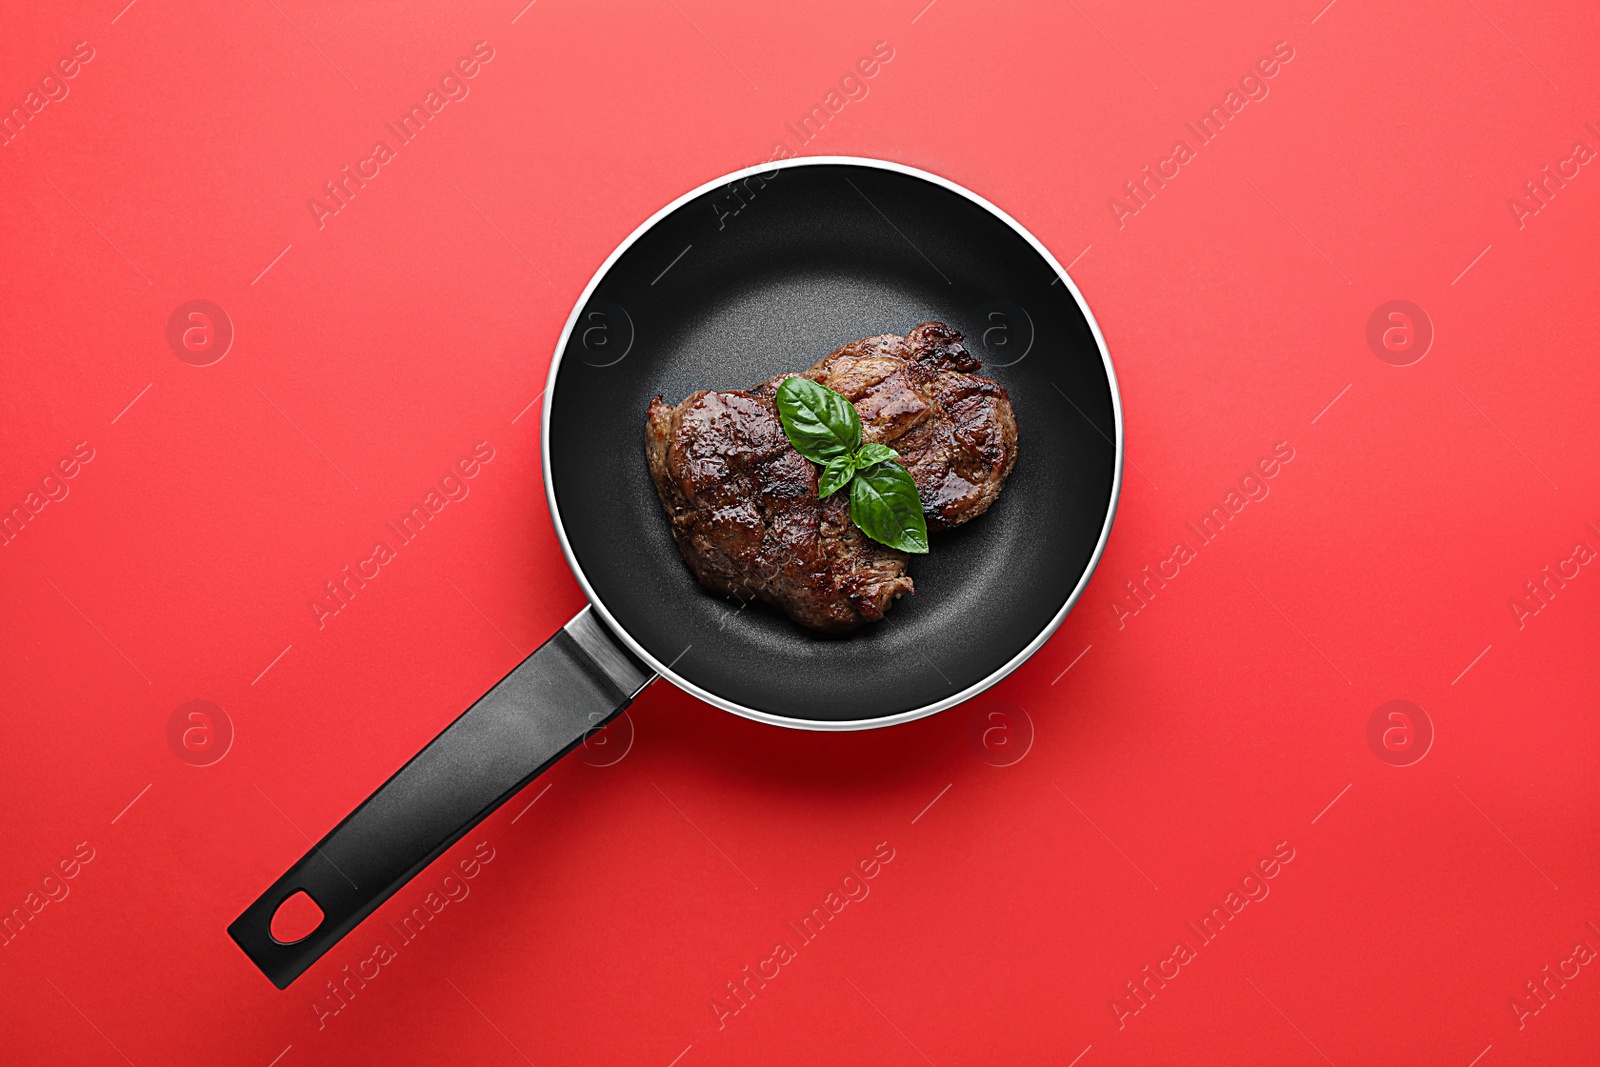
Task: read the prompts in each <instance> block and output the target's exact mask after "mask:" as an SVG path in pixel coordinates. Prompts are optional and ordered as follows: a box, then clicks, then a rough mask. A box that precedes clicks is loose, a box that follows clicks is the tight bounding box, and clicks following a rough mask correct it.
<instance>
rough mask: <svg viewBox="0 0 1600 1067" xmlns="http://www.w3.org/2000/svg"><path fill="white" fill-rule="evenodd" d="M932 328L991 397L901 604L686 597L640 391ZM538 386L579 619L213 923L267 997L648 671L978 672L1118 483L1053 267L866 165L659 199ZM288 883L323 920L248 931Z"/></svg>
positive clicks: (599, 282)
mask: <svg viewBox="0 0 1600 1067" xmlns="http://www.w3.org/2000/svg"><path fill="white" fill-rule="evenodd" d="M931 319H938V320H942V321H944V322H948V323H950V324H952V325H954V326H955V327H956V328H957V329H959V330H961V331H962V332H963V333H965V334H966V335H967V344H968V347H969V348H970V349H971V350H972V351H973V352H974V354H976V355H978V356H979V357H980V358H982V359H983V360H984V361H985V369H984V370H983V372H982V373H984V374H986V375H989V376H991V377H993V378H995V379H996V380H997V381H999V382H1000V383H1001V384H1002V385H1004V386H1005V387H1006V388H1007V390H1008V391H1009V392H1010V394H1011V400H1012V403H1013V405H1014V406H1015V408H1016V414H1017V425H1018V428H1019V433H1018V440H1019V458H1018V461H1017V465H1016V468H1015V470H1014V471H1013V472H1012V474H1011V477H1010V479H1009V480H1008V481H1007V482H1006V486H1005V490H1004V492H1003V493H1001V495H1000V498H999V499H998V500H997V501H996V502H995V504H994V506H993V507H991V508H990V509H989V511H988V512H987V513H986V514H985V515H983V516H982V517H980V518H978V519H977V520H975V521H973V522H971V523H969V524H967V525H966V526H963V527H961V528H959V529H957V530H954V531H951V532H947V533H942V534H935V535H934V537H933V539H932V551H931V552H930V553H929V554H928V555H926V556H920V557H915V558H914V562H913V564H912V575H913V577H914V578H915V580H916V593H915V595H914V596H909V597H903V598H901V599H900V600H899V601H898V602H896V604H895V606H894V608H893V610H891V611H890V612H889V614H888V617H887V618H886V619H885V620H884V621H883V622H880V623H876V624H870V625H868V626H865V627H863V628H862V629H860V630H857V631H855V632H854V633H852V634H850V635H848V636H846V637H843V638H838V637H825V636H821V635H818V634H816V633H813V632H811V631H808V630H805V629H802V628H801V627H799V626H798V625H796V624H795V623H793V622H791V621H790V620H789V619H788V618H786V617H785V616H783V615H782V614H780V613H778V612H776V611H773V610H771V609H768V608H766V607H764V606H762V605H760V604H754V603H752V604H750V605H748V606H744V605H741V604H739V603H738V602H737V601H728V600H723V599H721V598H719V597H716V596H713V595H711V594H710V593H707V592H706V591H705V590H704V589H702V588H701V587H700V586H699V585H698V584H697V583H696V581H695V579H694V577H693V575H691V574H690V572H689V569H688V567H687V566H685V564H684V562H683V560H682V558H681V557H680V556H679V555H678V550H677V547H676V545H675V544H674V543H673V540H672V534H671V531H670V529H669V526H668V522H667V519H666V516H665V514H664V513H663V511H662V508H661V505H660V502H659V501H658V500H657V499H656V494H655V489H654V487H653V486H652V484H651V481H650V476H649V472H648V469H647V468H646V465H645V459H644V414H645V408H646V407H647V406H648V404H649V402H650V400H651V398H652V397H655V396H656V395H657V394H663V395H665V396H666V398H667V399H668V400H669V401H671V402H674V403H675V402H677V401H678V400H681V399H682V398H683V397H684V396H686V395H687V394H689V393H690V392H692V391H694V390H696V389H703V388H711V389H732V388H747V387H749V386H751V385H754V384H755V383H757V382H760V381H762V380H764V379H767V378H770V377H772V376H773V375H774V374H777V373H779V372H781V371H789V370H800V369H802V368H804V367H806V366H808V365H810V364H811V363H812V362H813V361H815V360H816V359H818V358H820V357H821V356H823V355H825V354H827V353H828V352H830V351H831V350H833V349H834V348H835V347H837V346H838V345H840V344H843V343H845V342H847V341H853V340H856V339H857V338H861V337H866V336H870V335H872V334H878V333H901V334H903V333H906V332H908V331H909V330H910V329H911V327H913V326H915V325H916V324H918V323H920V322H923V321H926V320H931ZM550 383H551V384H550V386H549V388H548V390H547V393H546V403H545V405H544V439H543V443H544V475H545V490H546V492H547V493H548V494H549V500H550V516H551V519H552V520H553V521H554V523H555V530H556V536H557V537H558V538H560V540H561V547H562V549H563V550H564V551H565V552H566V555H567V562H568V563H569V564H571V566H572V572H573V574H575V575H576V576H577V579H578V582H579V583H580V584H581V585H582V586H583V589H584V592H585V593H586V594H587V595H588V597H589V606H588V607H586V608H585V609H584V610H583V611H582V612H580V613H579V614H578V616H577V617H576V618H575V619H573V620H572V621H571V622H569V623H568V624H567V625H566V626H565V627H563V628H562V629H561V630H560V631H559V632H558V633H557V634H556V635H555V636H554V637H552V638H551V639H550V640H549V641H547V642H545V644H544V645H542V646H541V647H540V648H539V649H538V651H536V652H534V653H533V654H532V655H531V656H529V657H528V658H527V659H526V660H524V661H523V662H522V663H521V664H520V665H519V666H518V667H517V668H516V669H515V670H513V671H512V672H511V673H510V674H509V675H507V676H506V677H505V678H504V679H503V680H502V681H501V682H500V683H499V684H498V685H496V686H495V687H494V688H493V689H491V690H490V691H489V692H488V694H487V695H485V696H484V697H482V698H481V699H479V700H478V702H477V703H475V704H473V705H472V707H471V708H469V709H468V710H467V711H466V712H465V713H464V714H462V715H461V717H460V718H458V719H456V720H455V721H454V722H453V723H451V724H450V725H449V726H448V727H447V728H446V729H445V731H444V732H443V733H441V734H440V735H439V736H438V737H437V738H435V739H434V741H433V742H432V743H430V744H429V745H428V747H427V748H425V749H423V751H422V752H421V753H420V754H418V755H417V756H416V757H415V758H414V759H412V760H411V762H409V763H407V764H406V765H405V766H404V767H403V768H401V769H400V771H398V772H397V773H396V774H395V775H394V777H392V778H390V779H389V780H388V781H387V782H385V783H384V784H383V785H382V786H380V787H379V789H378V790H377V792H375V793H373V794H372V796H370V797H368V798H367V800H366V801H365V802H364V803H363V804H362V805H361V806H360V807H359V808H357V809H356V810H355V811H354V812H353V813H352V814H351V815H350V816H349V817H348V818H346V819H345V820H344V821H343V822H341V823H340V824H339V825H338V826H336V827H335V828H334V829H333V830H332V831H331V832H330V833H329V834H328V835H327V836H326V837H324V838H323V839H322V840H321V841H320V842H318V844H317V845H316V847H315V848H313V849H312V850H311V851H310V852H309V853H308V854H306V855H305V856H304V857H303V858H301V860H300V861H299V862H298V863H296V864H295V865H294V866H293V867H291V868H289V871H288V872H287V873H286V874H284V876H283V877H282V878H279V879H278V881H277V882H276V883H274V884H273V886H272V888H270V889H268V890H267V891H266V892H265V893H263V894H262V895H261V897H260V899H258V900H257V901H256V902H255V903H254V904H252V905H250V907H249V908H247V909H245V912H244V914H243V915H241V916H239V918H238V919H237V920H235V921H234V923H233V925H231V926H230V927H229V928H228V933H229V934H230V935H232V937H233V939H234V940H235V941H236V942H238V944H239V947H240V948H242V949H244V951H245V953H246V955H248V956H249V957H250V959H251V960H253V961H254V962H255V964H256V965H257V966H258V967H260V968H261V970H262V971H263V972H265V973H266V975H267V977H268V978H270V979H271V980H272V981H273V983H274V984H275V985H277V986H278V988H280V989H283V988H286V987H287V986H288V984H289V983H290V982H292V981H293V980H294V979H295V978H296V977H298V976H299V975H300V974H301V973H302V972H304V971H305V970H306V968H308V967H309V966H311V964H312V963H314V962H316V960H317V959H319V958H320V957H321V956H322V955H323V954H324V953H325V952H327V951H328V950H329V949H330V948H332V947H333V945H334V944H336V943H337V942H338V941H339V939H340V938H342V937H344V935H345V934H347V933H349V932H350V931H351V930H352V929H353V928H354V927H355V926H356V924H357V923H359V922H360V921H361V920H362V919H363V918H365V917H366V916H367V915H368V914H370V913H371V912H372V911H373V909H375V908H376V907H377V906H378V905H379V904H381V903H383V901H385V900H387V899H388V898H389V897H390V896H391V895H392V894H393V893H394V892H395V891H396V890H397V889H399V888H400V887H401V886H402V885H404V884H405V883H406V882H407V881H409V880H410V879H411V878H412V877H414V876H415V875H416V874H418V873H419V872H420V871H421V870H422V869H423V868H424V867H426V866H427V865H428V864H429V863H430V862H432V861H433V860H434V859H435V858H436V857H437V856H439V854H440V853H442V852H443V851H444V850H445V849H446V848H448V847H449V846H450V845H452V844H454V843H455V842H456V841H457V840H459V839H460V838H461V836H462V835H463V834H465V833H466V832H467V831H468V830H470V829H471V828H472V827H473V826H475V825H477V824H478V822H479V821H481V820H482V819H483V818H484V817H486V816H487V815H488V814H489V813H490V812H492V811H494V810H495V809H496V808H498V807H499V806H500V805H501V804H503V803H504V802H505V801H507V800H508V799H510V798H511V796H513V795H514V794H515V793H516V792H517V791H518V790H520V789H521V788H523V787H524V786H525V785H527V784H528V782H529V781H531V780H532V779H533V778H534V777H536V776H537V775H539V774H541V773H542V772H543V771H545V770H546V769H547V768H549V767H550V766H551V765H552V764H554V763H555V761H556V760H558V759H560V758H561V757H562V756H563V755H565V754H566V753H567V752H568V751H569V750H571V749H572V748H573V747H575V746H576V745H578V744H579V743H580V742H581V741H582V740H583V738H584V737H585V736H587V735H588V734H589V733H590V732H591V731H593V730H595V729H598V728H599V727H600V726H601V725H603V724H604V723H606V722H608V721H609V720H610V719H611V718H612V717H613V716H615V715H617V714H619V713H620V712H621V711H622V709H623V708H625V707H626V706H627V704H628V702H629V701H630V700H632V699H633V697H634V696H635V695H636V694H637V693H638V692H639V691H640V690H641V689H643V688H644V687H645V686H646V685H647V684H649V683H650V682H651V681H653V680H654V679H655V678H656V677H658V676H659V677H664V678H666V679H668V680H669V681H671V682H672V683H674V684H675V685H678V686H680V687H682V688H683V689H686V690H688V691H689V692H691V693H693V694H695V695H696V696H698V697H700V698H702V699H704V700H707V701H709V702H711V703H712V704H715V705H717V706H718V707H721V708H725V709H727V710H728V711H732V712H735V713H736V714H739V715H744V716H747V717H749V718H752V719H759V720H761V721H762V722H769V723H776V724H778V725H782V726H791V727H801V728H805V729H813V730H850V729H862V728H867V727H874V726H888V725H892V724H894V723H901V722H907V721H909V720H911V719H916V718H920V717H921V716H924V715H931V714H932V713H934V712H936V711H940V710H942V709H944V708H948V707H950V706H951V705H953V704H956V703H958V702H960V701H962V700H965V699H967V698H968V697H971V696H973V695H975V694H977V693H979V692H981V691H982V690H984V689H986V688H987V687H989V686H991V685H993V684H994V683H995V682H997V681H999V680H1000V679H1001V678H1004V677H1005V676H1006V675H1007V674H1008V673H1009V672H1011V671H1012V670H1013V669H1015V668H1016V667H1017V666H1018V665H1019V664H1021V663H1022V661H1023V660H1025V659H1027V658H1028V656H1030V655H1031V654H1032V653H1033V652H1034V651H1035V650H1037V649H1038V648H1039V646H1040V645H1042V644H1043V643H1044V641H1045V639H1046V638H1047V637H1049V636H1050V634H1051V633H1052V632H1053V631H1054V630H1055V628H1056V627H1057V626H1058V625H1059V624H1060V622H1061V620H1062V619H1063V618H1064V617H1065V616H1066V613H1067V611H1068V610H1069V609H1070V608H1071V607H1072V604H1073V602H1074V601H1075V600H1076V599H1077V597H1078V594H1079V593H1080V592H1081V591H1082V589H1083V587H1084V585H1085V584H1086V583H1087V582H1088V580H1089V574H1090V572H1091V571H1092V570H1093V569H1094V565H1095V563H1096V562H1097V561H1098V560H1099V558H1100V552H1101V550H1102V548H1103V547H1104V545H1105V541H1106V536H1107V534H1108V533H1109V532H1110V529H1111V518H1112V514H1113V513H1114V511H1115V509H1116V501H1117V492H1118V489H1119V487H1120V485H1121V481H1122V415H1121V409H1120V406H1119V403H1118V399H1117V388H1116V379H1115V376H1114V374H1113V372H1112V369H1111V361H1110V358H1109V357H1108V356H1107V354H1106V350H1105V344H1104V341H1103V339H1102V338H1101V337H1100V332H1099V329H1098V327H1097V326H1096V325H1095V322H1094V318H1093V316H1091V315H1090V313H1089V309H1088V307H1087V306H1086V305H1085V304H1084V302H1083V298H1082V297H1081V296H1080V295H1079V293H1078V291H1077V289H1076V288H1075V287H1074V286H1073V284H1072V282H1071V280H1070V279H1069V278H1068V277H1067V274H1066V271H1065V270H1063V269H1062V267H1061V266H1060V264H1059V263H1057V262H1056V260H1055V258H1054V257H1052V256H1051V255H1050V253H1049V252H1047V251H1046V250H1045V248H1044V246H1043V245H1041V244H1040V243H1039V242H1038V241H1037V240H1035V239H1034V238H1033V237H1032V236H1031V235H1030V234H1029V233H1028V232H1027V231H1026V230H1024V229H1023V228H1022V227H1021V226H1019V225H1018V224H1017V223H1016V222H1015V221H1013V220H1012V219H1011V218H1010V217H1009V216H1007V215H1006V214H1005V213H1004V212H1002V211H1000V210H999V209H998V208H996V207H995V206H994V205H992V204H990V203H988V202H987V201H985V200H983V199H981V198H980V197H977V196H975V195H973V194H972V193H970V192H967V191H966V190H965V189H962V188H960V187H959V186H956V185H953V184H952V183H950V182H948V181H946V180H944V179H943V178H939V177H936V176H935V175H932V174H927V173H924V172H922V171H917V170H912V169H911V168H909V167H903V166H899V165H897V164H893V163H884V162H879V161H876V160H868V159H853V158H846V157H821V158H817V157H813V158H806V159H790V160H786V161H783V162H781V163H776V164H771V165H769V166H767V167H765V168H759V167H758V168H753V169H750V170H744V171H740V172H738V173H736V174H732V175H729V176H728V177H726V178H722V179H719V180H718V181H716V182H713V183H711V184H709V185H705V186H702V187H701V188H699V189H696V190H695V191H694V192H692V193H689V194H688V195H686V196H684V197H683V198H681V199H680V200H678V201H677V202H676V203H674V204H671V205H670V206H668V207H667V208H665V209H663V210H662V211H661V212H660V213H658V214H657V215H656V216H655V217H654V218H652V219H651V220H650V221H649V222H647V223H645V224H644V225H643V226H641V227H640V228H639V229H638V230H637V231H635V233H634V234H633V236H631V237H630V238H628V240H627V241H625V242H623V244H622V247H620V248H618V249H617V250H616V252H614V253H612V255H611V257H610V258H609V259H608V260H606V262H605V264H604V265H603V266H602V267H601V268H600V270H599V272H598V273H596V274H595V276H594V279H593V280H592V281H590V283H589V286H588V288H587V289H585V290H584V293H583V296H582V297H581V298H580V299H579V300H578V303H577V306H576V307H575V308H574V309H573V312H572V315H571V317H570V318H568V320H567V325H566V329H565V330H563V331H562V334H561V341H560V343H559V344H558V345H557V347H556V353H555V359H554V361H553V363H552V364H551V368H550ZM302 890H303V891H304V892H306V893H307V894H308V895H309V896H310V897H311V898H312V900H313V901H315V902H316V904H317V905H318V906H319V907H320V908H321V910H322V912H323V918H322V920H321V922H320V924H319V925H318V926H317V928H316V929H315V930H313V931H312V932H311V933H310V934H308V935H306V936H305V937H303V938H301V939H299V940H297V941H295V942H293V943H284V942H280V941H278V940H277V939H276V938H274V937H273V936H272V933H271V929H270V924H271V921H272V917H273V915H274V913H275V912H276V911H277V909H278V908H279V906H280V905H281V904H282V903H283V902H284V901H285V900H287V899H288V898H289V897H291V896H293V895H295V894H296V893H297V892H298V891H302Z"/></svg>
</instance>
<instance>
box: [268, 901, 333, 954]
mask: <svg viewBox="0 0 1600 1067" xmlns="http://www.w3.org/2000/svg"><path fill="white" fill-rule="evenodd" d="M322 918H323V915H322V909H321V908H320V907H318V906H317V902H316V901H314V900H312V899H311V894H310V893H307V892H306V891H305V890H304V889H297V890H295V892H294V893H292V894H290V895H289V896H288V897H287V898H286V899H285V900H284V902H283V903H282V904H279V905H278V910H277V911H275V912H273V913H272V922H271V923H269V924H268V926H267V929H268V930H269V931H270V932H271V934H272V940H274V941H276V942H277V943H278V944H280V945H292V944H294V943H295V942H296V941H304V940H305V939H306V938H308V937H310V936H311V935H312V934H313V933H315V932H316V929H317V927H319V926H321V925H322Z"/></svg>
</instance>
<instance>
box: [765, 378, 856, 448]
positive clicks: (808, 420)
mask: <svg viewBox="0 0 1600 1067" xmlns="http://www.w3.org/2000/svg"><path fill="white" fill-rule="evenodd" d="M778 419H779V421H780V422H782V423H783V432H784V434H785V435H787V436H788V438H789V443H790V444H792V445H794V450H795V451H796V452H798V453H800V454H801V455H802V456H804V457H806V458H807V459H809V460H810V461H811V462H813V463H826V462H828V461H829V460H830V459H833V458H834V457H836V456H848V455H850V454H852V453H854V452H855V450H856V448H857V447H858V446H859V445H860V444H861V416H859V415H857V414H856V408H855V405H854V404H852V403H850V401H848V400H846V399H845V398H844V397H842V396H840V395H839V394H838V393H836V392H834V391H833V390H832V389H828V388H826V387H824V386H821V385H818V384H817V383H816V382H814V381H812V380H811V379H809V378H785V379H784V380H783V381H782V383H781V384H779V386H778Z"/></svg>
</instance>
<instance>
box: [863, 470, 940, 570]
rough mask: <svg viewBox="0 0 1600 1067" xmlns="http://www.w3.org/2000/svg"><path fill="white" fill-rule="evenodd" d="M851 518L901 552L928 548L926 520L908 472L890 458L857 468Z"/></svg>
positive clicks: (875, 537)
mask: <svg viewBox="0 0 1600 1067" xmlns="http://www.w3.org/2000/svg"><path fill="white" fill-rule="evenodd" d="M850 518H851V519H853V520H854V521H855V524H856V525H857V526H859V527H861V532H862V533H864V534H866V535H867V536H868V537H870V538H872V539H873V540H874V541H879V542H881V543H883V544H886V545H888V546H889V547H890V548H898V549H899V550H900V551H902V552H916V553H923V552H926V551H928V523H927V520H926V519H924V518H923V517H922V497H920V496H919V495H918V494H917V483H916V482H914V481H912V480H911V472H910V471H908V470H906V469H905V468H904V467H902V466H901V465H900V464H898V463H896V462H894V461H893V460H889V461H887V462H884V463H874V464H873V465H872V466H870V467H865V468H863V469H861V470H858V471H857V472H856V477H855V480H854V481H852V482H851V483H850Z"/></svg>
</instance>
